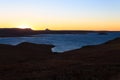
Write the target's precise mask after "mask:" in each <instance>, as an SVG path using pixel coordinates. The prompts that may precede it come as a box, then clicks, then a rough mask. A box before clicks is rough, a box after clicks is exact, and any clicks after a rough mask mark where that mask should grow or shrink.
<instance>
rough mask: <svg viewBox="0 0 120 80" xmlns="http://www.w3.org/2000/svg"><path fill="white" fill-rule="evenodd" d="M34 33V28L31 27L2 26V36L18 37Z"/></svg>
mask: <svg viewBox="0 0 120 80" xmlns="http://www.w3.org/2000/svg"><path fill="white" fill-rule="evenodd" d="M31 34H33V30H32V29H30V28H26V29H19V28H1V29H0V37H17V36H26V35H31Z"/></svg>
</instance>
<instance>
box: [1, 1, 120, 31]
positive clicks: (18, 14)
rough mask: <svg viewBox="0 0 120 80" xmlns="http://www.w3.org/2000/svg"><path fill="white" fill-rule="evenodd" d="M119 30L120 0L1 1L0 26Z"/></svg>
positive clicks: (41, 28)
mask: <svg viewBox="0 0 120 80" xmlns="http://www.w3.org/2000/svg"><path fill="white" fill-rule="evenodd" d="M19 25H29V26H31V28H32V29H36V30H38V29H39V30H43V29H45V28H49V29H51V30H120V0H0V28H8V27H12V28H13V27H17V26H19Z"/></svg>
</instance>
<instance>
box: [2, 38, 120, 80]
mask: <svg viewBox="0 0 120 80" xmlns="http://www.w3.org/2000/svg"><path fill="white" fill-rule="evenodd" d="M53 47H54V45H44V44H33V43H28V42H24V43H20V44H18V45H16V46H12V45H5V44H0V71H1V72H0V78H1V79H2V80H23V79H28V80H35V79H39V80H63V79H64V80H68V79H69V80H70V79H71V80H89V79H91V80H93V79H97V80H110V79H112V80H115V79H116V77H117V75H120V38H116V39H114V40H110V41H108V42H106V43H103V44H100V45H95V46H86V47H83V48H81V49H76V50H72V51H68V52H64V53H62V54H55V53H54V54H53V52H52V51H51V49H52V48H53ZM1 75H2V76H1ZM113 78H114V79H113Z"/></svg>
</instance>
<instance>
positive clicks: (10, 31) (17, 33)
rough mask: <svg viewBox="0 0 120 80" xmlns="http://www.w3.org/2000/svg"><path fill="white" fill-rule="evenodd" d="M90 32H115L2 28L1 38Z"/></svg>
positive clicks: (102, 32) (103, 33)
mask: <svg viewBox="0 0 120 80" xmlns="http://www.w3.org/2000/svg"><path fill="white" fill-rule="evenodd" d="M90 32H94V33H99V34H100V35H106V33H107V32H114V31H86V30H49V29H46V30H37V31H36V30H32V29H30V28H26V29H19V28H0V37H30V36H31V35H36V34H87V33H90ZM117 32H119V31H117Z"/></svg>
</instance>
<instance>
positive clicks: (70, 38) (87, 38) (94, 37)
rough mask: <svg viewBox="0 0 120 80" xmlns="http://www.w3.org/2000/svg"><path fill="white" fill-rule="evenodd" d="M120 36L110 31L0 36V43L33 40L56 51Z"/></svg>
mask: <svg viewBox="0 0 120 80" xmlns="http://www.w3.org/2000/svg"><path fill="white" fill-rule="evenodd" d="M116 37H120V33H117V32H116V33H115V32H114V33H108V34H107V35H99V34H98V33H88V34H39V35H34V36H32V37H9V38H0V44H11V45H17V44H19V43H21V42H32V43H37V44H52V45H55V47H54V48H53V49H52V50H53V51H54V52H64V51H69V50H73V49H78V48H81V47H83V46H87V45H97V44H101V43H104V42H107V41H108V40H112V39H114V38H116Z"/></svg>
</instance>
